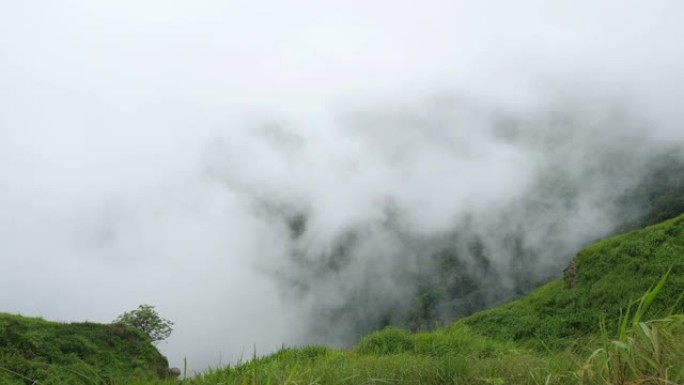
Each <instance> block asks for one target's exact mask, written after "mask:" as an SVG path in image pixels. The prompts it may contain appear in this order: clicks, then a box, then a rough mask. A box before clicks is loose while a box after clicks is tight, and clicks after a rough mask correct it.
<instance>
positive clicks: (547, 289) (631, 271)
mask: <svg viewBox="0 0 684 385" xmlns="http://www.w3.org/2000/svg"><path fill="white" fill-rule="evenodd" d="M669 268H672V271H671V274H670V276H669V279H668V284H667V285H666V286H665V287H664V288H663V292H662V293H661V294H660V296H659V300H658V301H656V302H655V303H654V304H653V306H652V309H651V312H650V315H651V316H652V317H658V316H662V315H664V314H668V313H672V312H679V313H681V312H683V311H684V308H683V307H682V303H681V302H678V303H676V302H677V300H678V299H679V297H680V295H681V293H682V290H684V216H680V217H677V218H674V219H672V220H669V221H666V222H663V223H661V224H658V225H654V226H651V227H647V228H646V229H643V230H637V231H632V232H630V233H626V234H622V235H618V236H615V237H612V238H609V239H607V240H604V241H600V242H597V243H594V244H593V245H591V246H589V247H587V248H586V249H584V250H582V251H581V252H580V253H579V254H578V255H577V256H576V258H575V260H574V261H573V267H572V268H571V269H568V270H574V272H569V273H568V274H566V277H564V278H561V279H557V280H555V281H552V282H550V283H548V284H546V285H544V286H543V287H541V288H539V289H538V290H536V291H535V292H534V293H532V294H531V295H529V296H527V297H524V298H522V299H520V300H517V301H515V302H512V303H510V304H507V305H504V306H500V307H497V308H495V309H491V310H488V311H483V312H480V313H477V314H474V315H472V316H470V317H467V318H465V319H463V320H461V321H460V322H461V323H464V324H466V325H468V326H470V327H472V328H473V330H474V331H476V332H478V333H479V334H482V335H485V336H489V337H494V338H497V339H502V340H513V341H519V342H524V343H526V344H530V343H531V344H533V345H536V343H537V342H540V341H544V342H545V343H547V344H549V343H551V344H554V345H560V346H564V345H567V344H568V343H573V338H575V337H578V336H583V335H586V334H589V333H597V332H598V323H597V320H598V319H599V318H600V317H603V316H605V317H606V319H607V322H608V324H609V325H612V326H615V325H616V322H617V319H618V318H619V317H620V311H621V310H622V309H624V308H625V307H626V306H627V305H628V304H629V302H630V301H633V300H636V299H638V298H639V297H640V296H641V295H642V294H643V293H644V292H645V291H646V290H648V288H649V287H650V286H651V285H653V284H654V283H655V282H656V281H658V279H660V277H662V276H663V274H665V273H666V272H667V271H668V269H669ZM672 306H675V309H671V308H672Z"/></svg>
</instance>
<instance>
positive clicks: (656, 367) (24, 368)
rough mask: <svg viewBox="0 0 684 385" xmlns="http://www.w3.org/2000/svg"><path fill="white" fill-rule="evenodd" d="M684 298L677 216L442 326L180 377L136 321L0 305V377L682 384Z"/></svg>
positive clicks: (681, 223) (682, 230)
mask: <svg viewBox="0 0 684 385" xmlns="http://www.w3.org/2000/svg"><path fill="white" fill-rule="evenodd" d="M683 297H684V216H681V217H678V218H675V219H672V220H669V221H666V222H663V223H661V224H658V225H655V226H651V227H649V228H646V229H643V230H638V231H633V232H630V233H626V234H622V235H619V236H616V237H613V238H610V239H607V240H604V241H601V242H597V243H595V244H593V245H591V246H589V247H587V248H586V249H584V250H583V251H581V252H580V253H579V254H578V255H577V256H576V258H575V260H574V264H573V268H572V269H568V270H567V273H566V276H565V277H563V278H559V279H557V280H555V281H552V282H549V283H547V284H546V285H544V286H542V287H540V288H539V289H538V290H536V291H535V292H534V293H532V294H531V295H529V296H527V297H525V298H522V299H519V300H517V301H514V302H512V303H510V304H507V305H504V306H500V307H498V308H495V309H491V310H487V311H483V312H480V313H476V314H474V315H472V316H470V317H467V318H463V319H461V320H458V321H456V322H454V323H452V324H451V325H449V326H447V327H445V328H441V329H438V330H434V331H429V332H428V331H425V332H420V333H410V332H408V331H405V330H402V329H399V328H396V327H389V328H386V329H384V330H381V331H378V332H375V333H372V334H369V335H367V336H365V337H363V338H362V339H361V340H360V341H359V342H358V344H357V345H356V346H355V347H354V348H353V349H349V350H337V349H330V348H327V347H323V346H307V347H300V348H283V349H281V350H280V351H278V352H276V353H274V354H271V355H269V356H266V357H261V358H256V357H255V358H254V359H252V360H250V361H248V362H243V363H238V364H237V365H234V366H227V367H224V368H213V369H208V370H207V371H206V372H205V373H203V374H201V375H198V376H195V377H192V378H188V379H184V380H162V379H159V378H158V375H157V374H158V372H159V371H160V370H161V369H165V365H166V362H165V361H164V360H163V358H160V356H159V355H158V353H157V352H156V350H154V347H153V346H152V345H151V344H150V342H151V340H150V338H149V337H147V336H146V335H144V334H143V333H141V332H140V331H138V330H135V329H133V328H123V327H122V326H121V325H108V326H107V325H94V324H71V325H62V324H56V323H50V322H47V321H43V320H39V319H26V318H22V317H18V316H10V315H3V316H2V317H0V342H1V343H0V349H2V350H1V352H2V353H1V355H0V368H1V369H0V383H3V384H5V383H6V384H33V383H35V382H34V381H35V380H38V382H37V383H41V384H58V383H69V384H80V383H84V384H85V383H88V384H124V383H126V384H128V383H137V384H140V385H142V384H150V385H152V384H161V383H165V382H168V381H177V382H180V383H183V384H186V385H210V384H211V385H218V384H292V385H294V384H501V385H503V384H586V385H594V384H596V385H598V384H635V385H636V384H663V385H664V384H683V383H684V364H683V363H684V307H683V304H682V302H683V300H682V299H683ZM117 328H118V329H117ZM126 375H128V376H129V377H126ZM134 378H135V380H134Z"/></svg>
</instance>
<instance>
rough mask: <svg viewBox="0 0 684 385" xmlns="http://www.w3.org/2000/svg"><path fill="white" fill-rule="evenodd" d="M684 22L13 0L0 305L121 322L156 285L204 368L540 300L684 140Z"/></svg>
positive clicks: (622, 15) (561, 10)
mask: <svg viewBox="0 0 684 385" xmlns="http://www.w3.org/2000/svg"><path fill="white" fill-rule="evenodd" d="M682 17H684V6H683V5H682V4H681V3H680V2H677V1H651V2H648V3H644V2H637V1H627V2H621V3H620V6H616V5H615V4H614V3H613V2H609V1H591V2H590V1H572V2H570V1H559V2H554V3H553V4H551V3H546V2H540V1H522V2H516V3H515V4H512V3H510V2H505V1H494V2H488V3H487V4H480V3H477V4H475V2H453V1H437V0H434V1H427V2H423V3H421V4H420V6H418V5H416V4H414V3H409V2H402V1H399V2H397V1H394V2H389V1H366V2H363V3H355V2H347V3H346V4H333V3H332V2H320V1H318V2H314V1H297V2H291V3H290V4H287V5H285V4H281V3H277V2H271V1H262V2H242V1H232V2H216V1H209V0H204V1H196V2H193V3H192V4H189V3H187V2H181V1H157V0H146V1H136V2H133V1H100V2H92V1H84V0H71V1H39V0H29V1H22V2H20V3H16V4H14V3H13V4H9V3H8V4H2V5H0V213H2V215H0V262H1V263H2V268H3V274H2V279H0V292H1V293H3V294H2V295H0V311H2V312H12V313H20V314H23V315H28V316H41V317H44V318H46V319H51V320H58V321H65V322H70V321H83V320H89V321H97V322H111V321H112V320H113V319H114V318H116V316H118V315H119V314H121V313H123V312H124V311H127V310H131V309H133V308H135V307H137V305H139V304H142V303H149V304H152V305H155V306H156V307H157V310H158V311H159V313H160V314H161V315H162V316H163V317H165V318H168V319H170V320H172V321H173V322H174V323H175V328H174V333H173V334H172V336H171V338H170V339H169V340H168V342H163V343H161V344H160V345H159V348H160V350H161V351H162V353H164V354H165V355H167V356H168V357H169V359H170V362H171V365H172V366H180V365H181V364H182V360H183V358H184V357H187V359H188V362H189V365H190V367H191V368H192V369H193V370H197V371H201V370H203V369H204V368H206V367H207V366H216V365H220V364H222V363H223V364H225V363H230V362H234V361H235V360H237V359H239V358H240V357H245V358H248V357H251V355H252V353H253V351H254V350H255V349H256V351H257V353H258V354H262V353H267V352H269V351H271V350H273V349H277V348H279V347H280V346H282V345H283V344H286V345H293V344H304V343H326V344H333V345H336V346H350V345H351V344H353V343H354V342H355V340H356V339H357V338H358V337H359V336H360V335H362V334H363V333H365V332H368V331H370V330H374V329H376V328H378V327H382V326H384V325H387V324H401V325H405V326H409V327H413V328H416V329H421V328H428V327H430V326H431V325H428V324H425V322H423V321H424V320H430V322H431V323H432V322H437V323H442V324H444V323H447V322H449V321H451V320H453V319H455V318H456V317H459V316H463V315H466V314H469V313H471V312H473V311H476V310H479V309H482V308H486V307H488V306H493V305H496V304H499V303H502V302H505V301H508V300H510V299H513V298H516V297H518V296H520V295H523V294H525V293H527V292H529V291H530V290H532V289H534V287H536V285H538V284H540V283H542V282H545V281H548V280H549V279H552V278H555V277H558V276H560V275H561V272H562V269H563V267H564V266H565V265H566V264H567V263H568V262H569V261H570V259H571V258H572V256H573V255H574V254H575V253H576V252H577V251H579V250H580V249H581V248H582V247H583V246H585V245H587V244H589V243H590V242H592V241H594V240H596V239H599V238H601V237H602V236H606V235H609V234H613V233H615V232H618V231H624V230H627V229H630V228H631V226H633V225H634V224H635V223H638V222H639V221H640V220H641V218H643V216H644V215H646V214H647V212H648V210H649V206H648V200H645V199H640V198H639V197H640V195H639V194H640V191H642V190H643V189H644V188H645V187H644V186H647V185H648V178H649V176H650V175H652V174H653V173H654V170H656V169H657V167H658V165H659V164H662V162H663V159H666V160H667V162H669V164H674V165H676V166H677V167H678V166H679V165H681V164H682V163H681V162H684V129H683V126H682V123H684V115H683V112H682V110H681V107H680V104H681V100H684V87H683V86H684V69H682V66H681V60H682V58H684V46H683V45H682V44H681V43H680V41H679V40H680V39H678V37H679V36H684V31H683V30H682V29H683V27H681V23H680V20H681V19H682ZM678 169H679V168H677V170H678ZM445 271H449V272H459V273H458V274H445V273H444V272H445ZM433 287H447V288H452V289H453V288H458V290H453V292H439V293H438V292H430V290H431V288H433ZM427 292H430V293H431V294H430V295H432V296H433V297H430V298H431V299H430V301H429V305H430V306H428V307H425V306H423V305H425V302H420V301H421V298H424V295H425V293H427ZM421 306H423V307H421ZM416 309H418V310H416ZM417 311H418V313H420V312H422V313H420V314H418V313H416V312H417Z"/></svg>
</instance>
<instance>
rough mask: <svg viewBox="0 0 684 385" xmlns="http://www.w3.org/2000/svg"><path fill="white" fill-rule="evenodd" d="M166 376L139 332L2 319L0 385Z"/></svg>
mask: <svg viewBox="0 0 684 385" xmlns="http://www.w3.org/2000/svg"><path fill="white" fill-rule="evenodd" d="M167 370H168V362H167V360H166V358H164V356H162V355H161V354H160V353H159V352H158V351H157V349H155V347H154V346H152V345H151V344H150V343H149V340H148V338H147V337H146V336H145V335H144V334H142V333H141V332H140V331H138V330H136V329H132V328H127V327H123V326H120V325H101V324H95V323H89V322H84V323H70V324H63V323H57V322H50V321H45V320H42V319H40V318H27V317H21V316H17V315H10V314H0V384H8V385H10V384H33V383H34V382H35V383H36V384H43V385H50V384H73V385H80V384H89V385H92V384H100V383H103V384H105V383H106V384H110V383H116V382H117V381H118V383H130V382H132V381H134V380H146V381H147V380H154V379H156V378H159V377H160V375H164V374H165V373H166V372H167Z"/></svg>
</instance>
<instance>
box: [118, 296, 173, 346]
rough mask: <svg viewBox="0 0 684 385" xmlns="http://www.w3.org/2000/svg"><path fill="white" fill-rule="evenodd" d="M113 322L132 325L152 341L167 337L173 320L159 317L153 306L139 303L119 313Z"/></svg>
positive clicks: (171, 329)
mask: <svg viewBox="0 0 684 385" xmlns="http://www.w3.org/2000/svg"><path fill="white" fill-rule="evenodd" d="M114 323H118V324H123V325H126V326H131V327H134V328H136V329H138V330H140V331H142V332H143V333H145V334H147V335H148V336H149V337H150V339H151V340H152V343H154V344H156V343H157V342H159V341H162V340H165V339H167V338H169V336H170V335H171V332H172V331H173V328H171V326H173V322H171V321H169V320H167V319H164V318H161V317H160V316H159V314H158V313H157V311H156V310H154V306H151V305H140V306H138V308H137V309H135V310H131V311H128V312H125V313H123V314H122V315H120V316H119V317H118V318H117V319H116V320H114Z"/></svg>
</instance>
